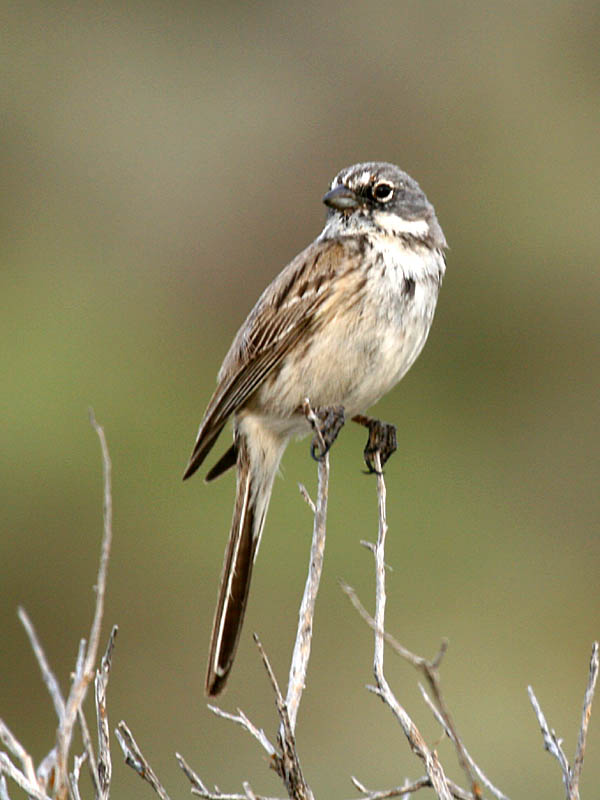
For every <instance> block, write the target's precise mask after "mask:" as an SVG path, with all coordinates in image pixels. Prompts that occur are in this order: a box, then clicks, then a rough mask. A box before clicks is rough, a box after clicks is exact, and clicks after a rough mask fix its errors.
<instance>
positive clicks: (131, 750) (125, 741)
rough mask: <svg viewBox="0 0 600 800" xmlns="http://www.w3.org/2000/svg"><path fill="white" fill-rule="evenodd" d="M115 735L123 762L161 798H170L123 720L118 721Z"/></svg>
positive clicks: (166, 799) (162, 799) (164, 799)
mask: <svg viewBox="0 0 600 800" xmlns="http://www.w3.org/2000/svg"><path fill="white" fill-rule="evenodd" d="M115 735H116V737H117V739H118V742H119V744H120V745H121V750H122V751H123V755H124V756H125V763H126V764H127V765H128V766H129V767H131V768H132V769H134V770H135V771H136V772H137V774H138V775H139V776H140V778H142V780H145V781H146V782H147V783H149V784H150V786H152V788H153V789H154V791H155V792H156V794H157V795H158V796H159V797H160V798H161V800H170V798H169V795H168V794H167V792H166V790H165V788H164V786H163V785H162V783H161V782H160V781H159V779H158V778H157V777H156V774H155V772H154V770H153V769H152V767H151V766H150V764H149V763H148V761H146V758H145V756H144V754H143V753H142V751H141V750H140V748H139V747H138V744H137V742H136V741H135V739H134V738H133V734H132V733H131V731H130V730H129V728H128V727H127V725H126V723H125V722H123V721H121V722H119V724H118V726H117V728H116V730H115Z"/></svg>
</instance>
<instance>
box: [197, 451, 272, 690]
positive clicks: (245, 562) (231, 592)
mask: <svg viewBox="0 0 600 800" xmlns="http://www.w3.org/2000/svg"><path fill="white" fill-rule="evenodd" d="M237 463H238V476H237V493H236V501H235V508H234V511H233V520H232V523H231V532H230V534H229V541H228V543H227V549H226V551H225V561H224V563H223V574H222V576H221V586H220V588H219V598H218V601H217V610H216V611H215V619H214V622H213V628H212V634H211V639H210V650H209V656H208V668H207V672H206V694H208V695H217V694H219V692H221V691H222V690H223V687H224V686H225V682H226V681H227V677H228V675H229V671H230V670H231V666H232V664H233V659H234V657H235V652H236V650H237V645H238V641H239V638H240V631H241V629H242V622H243V620H244V612H245V611H246V601H247V600H248V590H249V589H250V578H251V577H252V564H253V562H254V555H255V552H256V546H257V543H258V539H259V535H260V527H262V520H257V518H256V511H257V509H256V502H257V499H258V495H259V492H257V491H255V490H254V491H253V488H254V487H253V486H252V472H251V469H250V463H249V459H248V453H247V448H246V444H245V442H244V440H243V439H241V440H240V443H239V449H238V462H237ZM262 516H263V517H264V514H262Z"/></svg>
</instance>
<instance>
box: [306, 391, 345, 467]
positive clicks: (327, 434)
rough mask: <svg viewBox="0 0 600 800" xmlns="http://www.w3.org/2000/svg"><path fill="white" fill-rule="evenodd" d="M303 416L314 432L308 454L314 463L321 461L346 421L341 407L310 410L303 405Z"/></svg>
mask: <svg viewBox="0 0 600 800" xmlns="http://www.w3.org/2000/svg"><path fill="white" fill-rule="evenodd" d="M305 414H306V417H307V419H308V421H309V422H310V424H311V427H312V429H313V430H314V436H313V440H312V442H311V445H310V454H311V456H312V457H313V458H314V460H315V461H322V460H323V459H324V458H325V456H326V455H327V453H328V452H329V450H330V448H331V445H332V444H333V443H334V442H335V440H336V439H337V435H338V433H339V432H340V431H341V429H342V427H343V426H344V422H345V421H346V419H345V415H344V407H343V406H325V407H321V406H319V407H317V408H311V407H310V405H309V404H308V403H305Z"/></svg>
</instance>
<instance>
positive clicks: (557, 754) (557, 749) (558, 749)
mask: <svg viewBox="0 0 600 800" xmlns="http://www.w3.org/2000/svg"><path fill="white" fill-rule="evenodd" d="M527 692H528V694H529V700H530V702H531V705H532V706H533V710H534V712H535V715H536V717H537V721H538V724H539V726H540V730H541V731H542V737H543V739H544V748H545V749H546V750H547V751H548V752H549V753H550V755H553V756H554V758H555V759H556V760H557V761H558V764H559V766H560V770H561V772H562V776H563V783H564V784H565V789H567V792H568V788H569V762H568V760H567V757H566V755H565V753H564V750H563V749H562V739H559V738H558V737H557V735H556V733H555V731H553V730H550V727H549V725H548V723H547V722H546V717H545V716H544V712H543V711H542V709H541V707H540V704H539V703H538V699H537V697H536V696H535V694H534V691H533V689H532V687H531V686H528V687H527ZM567 797H568V794H567Z"/></svg>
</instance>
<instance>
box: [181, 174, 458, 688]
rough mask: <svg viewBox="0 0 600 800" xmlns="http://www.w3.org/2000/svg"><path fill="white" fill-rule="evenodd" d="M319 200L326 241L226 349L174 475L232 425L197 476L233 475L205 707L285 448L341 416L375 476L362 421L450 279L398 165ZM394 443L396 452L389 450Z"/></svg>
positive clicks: (194, 465)
mask: <svg viewBox="0 0 600 800" xmlns="http://www.w3.org/2000/svg"><path fill="white" fill-rule="evenodd" d="M323 202H324V203H325V205H326V206H327V215H326V219H325V226H324V228H323V230H322V232H321V233H320V234H319V236H317V238H316V239H315V240H314V241H313V242H312V243H311V244H310V245H308V247H306V249H304V250H303V251H302V252H301V253H299V255H297V256H296V257H295V258H294V259H293V260H292V261H291V262H290V263H289V264H288V265H287V266H286V267H285V268H284V269H283V270H282V271H281V272H280V273H279V274H278V275H277V276H276V277H275V278H274V280H273V281H272V282H271V284H270V285H269V286H267V288H266V289H265V290H264V292H263V293H262V294H261V296H260V297H259V299H258V301H257V302H256V304H255V306H254V308H253V309H252V310H251V311H250V313H249V315H248V317H247V318H246V320H245V322H244V323H243V324H242V326H241V328H240V329H239V331H238V333H237V335H236V336H235V338H234V339H233V342H232V344H231V347H230V348H229V351H228V353H227V355H226V356H225V359H224V361H223V364H222V366H221V369H220V371H219V373H218V377H217V388H216V390H215V392H214V394H213V396H212V398H211V399H210V401H209V403H208V406H207V408H206V411H205V413H204V417H203V418H202V421H201V423H200V427H199V431H198V435H197V437H196V441H195V444H194V447H193V450H192V454H191V457H190V459H189V463H188V465H187V467H186V469H185V472H184V476H183V477H184V480H185V479H187V478H189V477H190V476H191V475H192V474H193V473H194V472H196V470H197V469H198V468H199V467H200V465H201V464H202V463H203V461H204V460H205V458H206V456H207V455H208V453H209V451H210V450H211V448H212V447H213V445H214V444H215V442H216V440H217V438H218V437H219V435H220V434H221V432H222V430H223V428H224V427H225V425H226V423H227V422H228V420H229V419H230V418H232V421H233V444H232V445H231V447H229V449H228V450H227V451H226V452H225V454H224V455H223V456H222V457H221V458H220V459H219V460H218V461H217V463H216V464H215V465H214V466H213V467H212V469H210V470H209V472H208V474H207V475H206V478H205V480H206V481H207V482H208V481H212V480H213V479H215V478H217V477H218V476H220V475H221V474H223V473H224V472H225V471H227V470H228V469H229V468H230V467H234V466H235V467H236V471H237V481H236V495H235V504H234V510H233V518H232V522H231V529H230V534H229V540H228V543H227V547H226V550H225V557H224V564H223V571H222V575H221V581H220V588H219V593H218V599H217V606H216V611H215V616H214V622H213V627H212V633H211V639H210V647H209V656H208V666H207V672H206V683H205V691H206V694H207V695H208V696H215V695H217V694H219V693H220V692H221V691H222V690H223V688H224V686H225V683H226V681H227V678H228V676H229V673H230V670H231V667H232V664H233V660H234V657H235V653H236V649H237V645H238V641H239V637H240V631H241V628H242V623H243V618H244V613H245V609H246V604H247V600H248V591H249V588H250V579H251V576H252V567H253V564H254V561H255V558H256V555H257V552H258V548H259V544H260V540H261V535H262V531H263V527H264V523H265V517H266V514H267V508H268V505H269V500H270V497H271V491H272V488H273V481H274V478H275V476H276V474H277V472H278V468H279V464H280V461H281V458H282V456H283V453H284V450H285V448H286V446H287V444H288V442H289V441H290V439H291V438H295V437H302V436H304V435H307V434H308V433H310V430H311V428H310V425H309V423H308V421H307V414H306V413H305V409H306V406H305V404H306V402H309V403H310V407H312V408H316V409H332V408H337V409H338V410H339V413H338V414H337V417H336V419H337V420H338V423H337V427H338V428H339V427H340V425H341V424H342V423H343V420H344V418H345V417H350V418H353V419H354V420H355V421H356V422H359V423H360V424H363V425H366V426H367V427H369V429H370V436H371V439H370V441H371V445H370V446H369V442H368V443H367V448H365V460H366V462H367V466H368V467H369V469H370V471H373V469H374V466H373V459H372V453H373V450H374V445H373V441H374V437H375V438H376V437H377V433H378V431H380V430H381V429H380V428H379V427H378V425H377V421H376V420H372V419H371V418H369V417H366V416H364V412H365V411H366V410H367V409H368V408H369V407H370V406H372V405H373V404H374V403H375V402H376V401H377V400H379V399H380V398H381V397H382V396H383V395H385V394H386V393H387V392H388V391H389V390H390V389H392V387H394V386H395V385H396V384H397V383H398V381H399V380H400V379H401V378H402V377H403V376H404V375H405V374H406V372H407V371H408V369H409V368H410V367H411V365H412V364H413V362H414V361H415V359H416V358H417V356H418V355H419V353H420V352H421V350H422V348H423V346H424V344H425V341H426V339H427V336H428V334H429V330H430V327H431V324H432V320H433V316H434V312H435V308H436V303H437V298H438V292H439V289H440V286H441V283H442V278H443V276H444V272H445V269H446V260H445V250H446V248H447V244H446V239H445V237H444V234H443V232H442V229H441V227H440V225H439V223H438V220H437V217H436V213H435V210H434V207H433V205H432V204H431V203H430V202H429V201H428V199H427V197H426V196H425V193H424V192H423V191H422V189H421V188H420V186H419V184H418V183H417V182H416V181H415V180H414V179H413V178H411V177H410V176H409V175H408V174H407V173H406V172H404V171H402V170H401V169H400V168H399V167H397V166H395V165H394V164H391V163H388V162H377V161H371V162H364V163H359V164H354V165H352V166H350V167H346V168H345V169H342V170H341V171H340V172H339V173H338V174H337V175H336V176H335V178H334V179H333V180H332V182H331V184H330V186H329V190H328V191H327V193H326V194H325V196H324V197H323ZM340 415H341V416H340ZM325 416H326V415H325ZM323 419H325V417H323ZM334 427H335V426H334ZM392 427H393V426H392ZM393 431H394V432H395V429H393ZM323 433H329V438H326V439H325V442H324V447H323V441H324V440H323V439H322V438H321V439H320V440H319V441H320V442H321V448H320V449H319V447H318V446H317V445H316V444H315V440H313V446H312V448H311V452H312V454H313V456H314V457H316V458H322V457H323V456H324V452H325V450H326V449H328V447H329V446H330V445H331V442H332V440H333V438H335V435H336V434H337V430H334V431H333V433H331V431H329V432H327V431H326V425H325V424H324V426H323ZM388 433H389V429H388ZM389 438H390V437H389V435H388V439H389ZM391 438H392V439H394V437H393V436H392V437H391ZM390 444H391V446H390V450H391V449H394V448H395V439H394V441H393V442H391V443H390Z"/></svg>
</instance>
